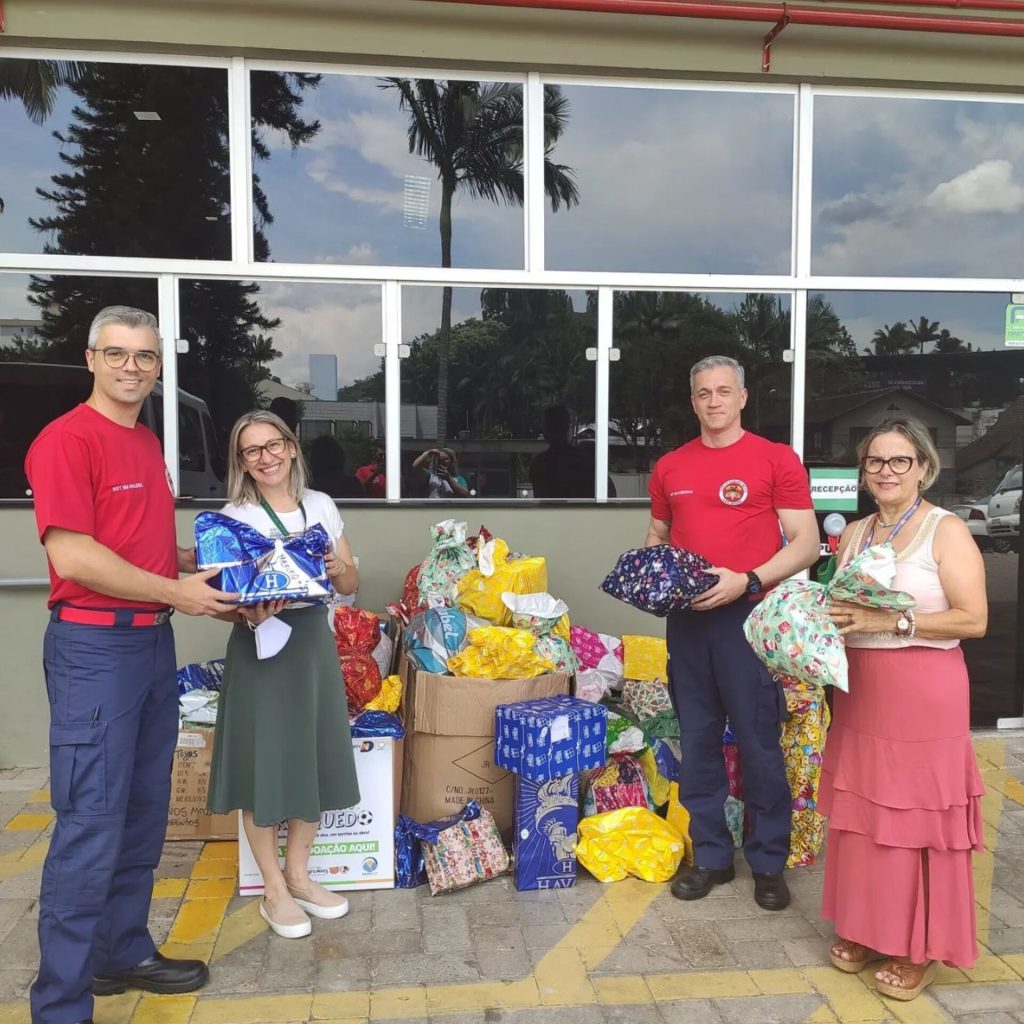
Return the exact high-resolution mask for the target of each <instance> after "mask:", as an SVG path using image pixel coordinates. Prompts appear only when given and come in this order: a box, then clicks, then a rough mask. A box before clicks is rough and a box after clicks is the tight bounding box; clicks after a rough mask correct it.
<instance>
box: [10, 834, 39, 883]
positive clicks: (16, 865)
mask: <svg viewBox="0 0 1024 1024" xmlns="http://www.w3.org/2000/svg"><path fill="white" fill-rule="evenodd" d="M49 848H50V841H49V840H48V839H37V840H36V841H35V842H34V843H32V844H31V845H30V846H26V847H25V849H24V850H10V851H9V852H7V853H5V854H2V855H0V882H2V881H4V880H5V879H7V878H16V877H17V876H18V875H23V874H24V873H25V872H26V871H30V870H31V869H32V868H36V867H39V865H40V864H42V863H43V861H44V860H46V851H47V850H48V849H49Z"/></svg>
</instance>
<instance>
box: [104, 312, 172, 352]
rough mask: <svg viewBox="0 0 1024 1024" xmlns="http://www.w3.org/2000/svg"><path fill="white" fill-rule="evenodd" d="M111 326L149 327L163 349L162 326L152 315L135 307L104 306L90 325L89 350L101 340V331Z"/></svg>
mask: <svg viewBox="0 0 1024 1024" xmlns="http://www.w3.org/2000/svg"><path fill="white" fill-rule="evenodd" d="M111 324H119V325H120V326H122V327H148V328H149V329H150V330H151V331H152V332H153V333H154V334H155V335H156V340H157V343H158V344H159V345H160V347H161V348H163V341H162V340H161V338H160V324H159V322H158V321H157V318H156V317H155V316H153V314H152V313H147V312H146V311H145V310H144V309H136V308H135V307H134V306H104V307H103V309H101V310H100V311H99V312H98V313H97V314H96V315H95V316H94V317H93V318H92V323H91V324H90V325H89V348H95V347H96V345H97V344H98V343H99V340H100V331H102V330H103V328H104V327H109V326H110V325H111Z"/></svg>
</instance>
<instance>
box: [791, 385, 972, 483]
mask: <svg viewBox="0 0 1024 1024" xmlns="http://www.w3.org/2000/svg"><path fill="white" fill-rule="evenodd" d="M805 416H806V423H807V428H806V436H807V437H808V438H809V439H810V440H811V443H810V444H809V445H808V447H807V451H806V452H805V453H804V455H805V459H806V461H808V462H811V463H813V462H831V463H843V464H846V465H850V466H852V465H854V464H855V462H856V458H857V445H858V444H859V443H860V442H861V441H863V440H864V438H865V437H867V435H868V431H869V430H871V428H872V427H874V426H875V425H876V424H878V423H881V422H882V420H886V419H892V418H893V417H896V416H912V417H914V418H915V419H917V420H920V421H921V422H922V423H923V424H924V425H925V426H926V427H927V428H928V432H929V433H930V434H931V436H932V440H933V441H934V442H935V447H936V448H937V449H938V452H939V458H940V460H941V462H942V469H941V472H940V473H939V479H938V481H937V482H936V484H935V487H934V488H933V489H932V490H933V493H934V494H935V495H936V496H938V495H943V494H949V495H952V494H954V493H955V492H956V486H955V471H954V464H955V458H956V431H957V427H959V426H962V425H964V424H966V423H970V420H969V419H968V418H967V417H966V416H964V415H963V414H962V413H960V412H957V411H956V410H955V409H947V408H946V407H945V406H942V405H939V404H938V403H937V402H933V401H931V400H930V399H928V398H925V397H924V396H923V395H916V394H913V393H911V392H908V391H901V390H899V389H898V388H888V389H886V390H884V391H857V392H854V393H853V394H849V395H828V396H826V397H824V398H811V399H808V401H807V405H806V410H805Z"/></svg>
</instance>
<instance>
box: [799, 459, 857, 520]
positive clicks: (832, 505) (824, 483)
mask: <svg viewBox="0 0 1024 1024" xmlns="http://www.w3.org/2000/svg"><path fill="white" fill-rule="evenodd" d="M810 475H811V498H812V500H813V501H814V511H815V512H856V511H857V478H858V471H857V469H856V467H854V468H853V469H846V468H843V469H832V468H826V467H824V466H818V467H811V472H810Z"/></svg>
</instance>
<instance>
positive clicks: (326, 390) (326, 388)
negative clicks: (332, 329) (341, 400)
mask: <svg viewBox="0 0 1024 1024" xmlns="http://www.w3.org/2000/svg"><path fill="white" fill-rule="evenodd" d="M309 384H310V393H311V394H312V395H313V397H314V398H319V399H320V400H321V401H322V402H334V401H336V400H337V398H338V357H337V356H334V355H324V354H321V353H312V354H310V357H309Z"/></svg>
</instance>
